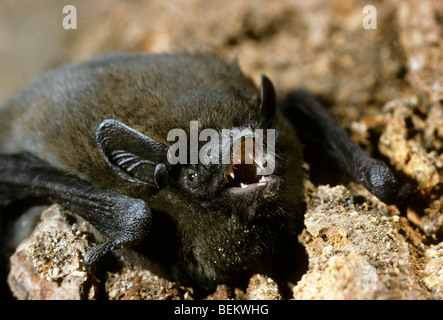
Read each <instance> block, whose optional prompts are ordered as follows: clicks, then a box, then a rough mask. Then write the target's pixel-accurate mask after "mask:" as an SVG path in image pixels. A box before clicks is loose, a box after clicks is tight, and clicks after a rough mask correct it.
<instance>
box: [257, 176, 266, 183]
mask: <svg viewBox="0 0 443 320" xmlns="http://www.w3.org/2000/svg"><path fill="white" fill-rule="evenodd" d="M258 182H259V183H263V182H266V179H265V176H262V177H261V178H260V180H258Z"/></svg>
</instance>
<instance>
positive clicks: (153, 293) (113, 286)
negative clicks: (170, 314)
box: [105, 266, 192, 300]
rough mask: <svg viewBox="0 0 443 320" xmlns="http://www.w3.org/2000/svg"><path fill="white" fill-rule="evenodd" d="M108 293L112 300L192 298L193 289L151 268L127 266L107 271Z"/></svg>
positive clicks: (106, 286)
mask: <svg viewBox="0 0 443 320" xmlns="http://www.w3.org/2000/svg"><path fill="white" fill-rule="evenodd" d="M105 289H106V294H107V296H108V298H109V299H111V300H190V299H192V290H190V289H187V288H184V287H181V286H179V285H178V284H175V283H173V282H170V281H167V280H164V279H161V278H159V277H157V276H155V275H153V274H152V273H151V272H150V271H149V270H143V269H140V268H138V267H132V266H126V267H124V268H123V269H122V270H120V271H118V272H107V277H106V283H105Z"/></svg>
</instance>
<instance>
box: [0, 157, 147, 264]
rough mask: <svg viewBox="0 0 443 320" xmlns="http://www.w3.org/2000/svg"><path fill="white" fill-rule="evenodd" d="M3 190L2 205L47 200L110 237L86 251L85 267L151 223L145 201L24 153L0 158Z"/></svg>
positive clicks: (135, 239)
mask: <svg viewBox="0 0 443 320" xmlns="http://www.w3.org/2000/svg"><path fill="white" fill-rule="evenodd" d="M3 189H4V190H9V191H8V193H6V192H5V193H3V192H2V197H3V199H2V204H3V205H7V204H8V203H11V202H13V201H14V200H17V199H21V198H24V197H50V198H51V200H52V201H53V202H57V203H60V204H61V205H63V206H64V207H66V208H69V209H70V210H72V211H73V212H74V213H76V214H78V215H80V216H81V217H83V218H85V219H86V220H87V221H89V222H90V223H91V224H92V225H93V226H94V227H95V228H96V229H97V230H98V231H100V232H101V233H102V234H104V235H105V236H107V237H109V238H110V240H109V241H108V242H106V243H104V244H102V245H99V246H96V247H94V248H92V249H91V250H90V252H88V254H87V255H86V257H85V265H87V266H88V265H91V264H93V263H94V262H95V261H97V260H98V259H99V258H100V257H101V256H103V255H104V254H106V253H107V252H109V251H111V250H113V249H116V248H119V247H124V246H127V245H130V244H133V243H135V242H138V241H140V240H141V239H142V238H143V237H144V236H145V235H146V234H147V232H148V230H149V227H150V223H151V211H150V209H149V207H148V206H147V205H146V203H145V202H144V201H142V200H140V199H134V198H130V197H127V196H124V195H122V194H119V193H117V192H114V191H111V190H106V189H98V188H94V187H93V186H92V185H91V184H90V183H89V182H87V181H84V180H82V179H80V178H78V177H76V176H72V175H67V174H65V173H63V172H61V171H59V170H57V169H55V168H53V167H52V166H50V165H49V164H47V163H46V162H44V161H41V160H39V159H38V158H35V157H34V156H32V155H30V154H26V153H23V154H14V155H0V190H3ZM0 204H1V203H0Z"/></svg>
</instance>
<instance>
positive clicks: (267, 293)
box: [245, 274, 282, 300]
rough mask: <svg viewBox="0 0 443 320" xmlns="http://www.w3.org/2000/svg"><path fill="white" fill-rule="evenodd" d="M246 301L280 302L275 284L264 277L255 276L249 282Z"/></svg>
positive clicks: (279, 295)
mask: <svg viewBox="0 0 443 320" xmlns="http://www.w3.org/2000/svg"><path fill="white" fill-rule="evenodd" d="M245 299H246V300H281V299H282V296H281V294H280V291H279V287H278V285H277V283H276V282H275V281H274V280H273V279H271V278H270V277H267V276H265V275H261V274H256V275H254V276H252V277H251V279H250V280H249V285H248V288H247V290H246V296H245Z"/></svg>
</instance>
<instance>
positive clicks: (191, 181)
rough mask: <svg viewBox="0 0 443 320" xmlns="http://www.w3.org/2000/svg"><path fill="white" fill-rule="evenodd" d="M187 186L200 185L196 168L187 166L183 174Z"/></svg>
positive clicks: (194, 186)
mask: <svg viewBox="0 0 443 320" xmlns="http://www.w3.org/2000/svg"><path fill="white" fill-rule="evenodd" d="M183 180H184V184H185V186H187V187H188V188H191V189H195V188H196V187H197V186H198V173H197V171H196V170H195V169H194V168H187V169H186V171H185V172H184V175H183Z"/></svg>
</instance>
